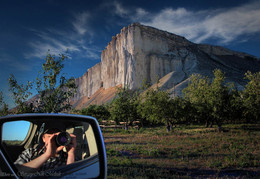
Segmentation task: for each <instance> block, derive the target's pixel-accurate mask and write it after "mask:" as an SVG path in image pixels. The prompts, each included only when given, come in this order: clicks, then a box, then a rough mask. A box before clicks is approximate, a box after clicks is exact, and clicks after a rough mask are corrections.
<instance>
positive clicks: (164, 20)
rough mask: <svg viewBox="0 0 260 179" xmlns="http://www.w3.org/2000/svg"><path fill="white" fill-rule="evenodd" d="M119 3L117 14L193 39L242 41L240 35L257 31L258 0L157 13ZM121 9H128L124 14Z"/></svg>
mask: <svg viewBox="0 0 260 179" xmlns="http://www.w3.org/2000/svg"><path fill="white" fill-rule="evenodd" d="M116 7H117V6H116ZM119 7H120V8H118V9H120V11H117V12H116V14H118V15H120V14H123V15H124V17H128V19H130V20H131V21H139V22H140V23H142V24H144V25H148V26H153V27H156V28H159V29H162V30H166V31H169V32H172V33H175V34H177V35H182V36H184V37H186V38H187V39H189V40H191V41H194V42H197V43H201V42H203V41H206V40H209V39H211V38H214V39H217V40H218V41H219V43H222V44H225V43H231V42H232V41H234V40H238V39H239V41H243V40H245V39H246V37H245V39H240V37H241V36H249V35H252V34H255V33H259V32H260V18H259V17H260V2H259V1H251V2H250V3H248V4H243V5H241V6H238V7H233V8H221V9H214V10H212V9H211V10H203V11H202V10H200V11H191V10H188V9H185V8H177V9H173V8H166V9H162V10H161V11H159V12H157V13H151V12H148V11H146V10H144V9H142V8H136V10H135V11H130V10H127V9H126V8H124V7H121V6H119ZM122 9H123V10H122ZM118 12H122V13H118ZM123 12H124V13H123ZM125 13H128V15H126V14H125ZM121 17H122V16H121Z"/></svg>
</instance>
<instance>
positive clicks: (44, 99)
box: [9, 51, 76, 113]
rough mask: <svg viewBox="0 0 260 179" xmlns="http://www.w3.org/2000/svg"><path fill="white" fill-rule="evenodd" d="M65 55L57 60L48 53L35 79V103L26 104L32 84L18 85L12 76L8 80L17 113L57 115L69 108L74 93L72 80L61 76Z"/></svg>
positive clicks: (74, 88) (74, 87)
mask: <svg viewBox="0 0 260 179" xmlns="http://www.w3.org/2000/svg"><path fill="white" fill-rule="evenodd" d="M66 58H67V56H66V55H64V54H60V55H59V56H58V58H56V56H55V55H52V54H50V53H49V51H48V54H47V56H46V58H45V63H44V64H43V65H42V70H41V71H39V75H38V76H37V78H36V90H37V92H38V94H37V95H36V97H35V99H36V101H33V102H32V103H29V102H28V98H29V97H30V96H31V95H32V92H31V90H32V89H33V83H32V82H29V81H28V82H27V84H25V85H24V84H21V85H19V84H18V82H17V80H16V79H15V77H14V75H13V74H11V75H10V78H9V87H10V91H11V92H12V95H13V98H14V100H15V103H16V105H17V110H18V111H17V113H28V112H40V113H41V112H46V113H52V112H53V113H58V112H62V111H66V110H69V109H70V108H71V104H70V99H71V97H73V95H74V93H75V92H76V85H75V80H74V78H70V79H67V78H65V76H64V75H61V71H62V69H63V68H64V60H65V59H66Z"/></svg>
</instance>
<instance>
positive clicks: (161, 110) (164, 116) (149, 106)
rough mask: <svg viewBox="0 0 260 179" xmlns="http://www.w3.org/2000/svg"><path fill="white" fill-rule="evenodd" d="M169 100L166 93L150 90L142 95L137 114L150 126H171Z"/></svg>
mask: <svg viewBox="0 0 260 179" xmlns="http://www.w3.org/2000/svg"><path fill="white" fill-rule="evenodd" d="M170 106H171V98H170V96H169V93H168V92H167V91H162V90H159V89H158V88H157V89H153V88H150V89H148V90H146V92H145V94H142V97H141V103H140V104H139V105H138V113H139V114H140V115H141V117H142V118H146V119H147V120H148V121H149V122H150V123H152V124H159V123H166V124H167V126H168V127H169V126H170V124H171V120H170V117H171V116H170V114H171V109H170Z"/></svg>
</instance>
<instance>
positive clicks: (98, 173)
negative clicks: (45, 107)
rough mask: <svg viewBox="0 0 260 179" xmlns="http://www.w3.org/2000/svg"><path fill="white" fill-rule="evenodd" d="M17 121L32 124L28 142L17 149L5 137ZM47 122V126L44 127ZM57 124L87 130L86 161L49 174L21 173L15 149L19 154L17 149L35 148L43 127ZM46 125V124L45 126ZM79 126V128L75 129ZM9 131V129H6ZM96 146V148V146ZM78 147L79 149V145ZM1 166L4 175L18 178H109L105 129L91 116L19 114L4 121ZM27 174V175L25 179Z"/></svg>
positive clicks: (1, 123)
mask: <svg viewBox="0 0 260 179" xmlns="http://www.w3.org/2000/svg"><path fill="white" fill-rule="evenodd" d="M14 121H28V122H30V123H31V125H30V128H29V131H28V134H27V136H26V137H25V139H24V141H22V142H21V143H20V144H16V145H14V146H7V144H6V143H5V141H4V140H5V139H4V138H3V137H4V136H6V134H3V131H4V124H7V123H8V122H14ZM43 123H44V124H43ZM54 123H59V124H63V125H65V127H66V130H69V129H68V126H70V127H71V126H74V128H73V129H74V131H75V129H79V126H76V125H79V124H80V125H81V126H80V127H81V128H83V129H85V130H83V131H84V133H83V135H85V136H87V137H85V138H87V139H85V140H87V144H85V143H79V144H78V145H80V146H83V145H84V146H86V145H87V146H88V152H85V153H84V154H82V159H80V160H79V161H76V162H74V163H72V164H69V165H66V166H61V167H58V168H55V169H53V170H48V172H46V173H44V172H40V173H39V172H37V173H34V174H33V173H31V174H28V175H27V176H26V173H24V172H22V173H21V171H19V170H18V168H17V166H16V165H15V164H14V158H13V159H12V153H10V151H11V149H12V150H14V151H15V147H16V148H17V147H18V148H23V149H26V148H29V146H32V141H34V140H35V138H36V134H37V138H38V139H41V137H40V134H41V133H42V132H43V131H41V130H42V127H43V126H44V125H47V126H48V125H49V126H53V125H54ZM41 124H43V125H41ZM75 126H76V127H75ZM5 131H8V129H5ZM92 144H93V145H92ZM78 145H77V146H78ZM0 160H1V161H0V163H1V166H5V167H4V168H2V167H1V170H0V174H1V172H2V174H4V175H7V176H14V177H17V178H19V177H21V176H22V177H25V178H26V177H32V176H33V177H37V178H38V177H39V176H40V177H44V178H46V177H53V176H54V175H57V176H58V177H60V178H63V177H76V178H106V177H107V158H106V150H105V144H104V140H103V136H102V132H101V129H100V127H99V124H98V122H97V120H96V119H95V118H93V117H90V116H82V115H72V114H49V113H48V114H44V113H41V114H35V113H33V114H19V115H11V116H6V117H1V118H0ZM23 175H24V176H23Z"/></svg>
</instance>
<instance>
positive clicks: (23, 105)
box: [8, 74, 33, 113]
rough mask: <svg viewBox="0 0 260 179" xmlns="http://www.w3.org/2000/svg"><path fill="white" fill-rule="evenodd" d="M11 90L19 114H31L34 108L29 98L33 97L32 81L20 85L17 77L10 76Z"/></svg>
mask: <svg viewBox="0 0 260 179" xmlns="http://www.w3.org/2000/svg"><path fill="white" fill-rule="evenodd" d="M8 81H9V89H10V91H11V92H12V96H13V98H14V101H15V104H16V105H17V113H31V112H32V111H33V107H32V104H31V103H28V102H27V100H28V98H29V97H30V96H31V95H32V93H31V91H30V90H32V87H33V84H32V82H30V81H27V83H26V84H25V85H24V84H18V82H17V80H16V78H15V76H14V75H13V74H11V75H10V77H9V79H8Z"/></svg>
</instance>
